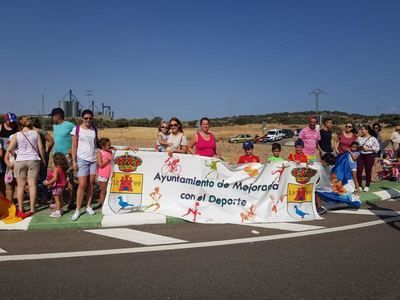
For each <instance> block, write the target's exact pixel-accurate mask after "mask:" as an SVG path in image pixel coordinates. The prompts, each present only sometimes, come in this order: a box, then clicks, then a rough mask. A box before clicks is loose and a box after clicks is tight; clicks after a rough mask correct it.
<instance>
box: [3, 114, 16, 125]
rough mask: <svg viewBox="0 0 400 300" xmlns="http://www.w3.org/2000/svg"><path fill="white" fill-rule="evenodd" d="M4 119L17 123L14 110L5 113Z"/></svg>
mask: <svg viewBox="0 0 400 300" xmlns="http://www.w3.org/2000/svg"><path fill="white" fill-rule="evenodd" d="M4 120H5V121H8V122H9V123H17V121H18V120H17V116H16V115H15V114H14V113H12V112H8V113H6V114H5V115H4Z"/></svg>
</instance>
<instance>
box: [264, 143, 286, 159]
mask: <svg viewBox="0 0 400 300" xmlns="http://www.w3.org/2000/svg"><path fill="white" fill-rule="evenodd" d="M281 151H282V148H281V145H280V144H278V143H273V144H272V156H270V157H268V158H267V160H268V162H275V161H283V160H284V159H283V158H282V157H281V156H280V155H281Z"/></svg>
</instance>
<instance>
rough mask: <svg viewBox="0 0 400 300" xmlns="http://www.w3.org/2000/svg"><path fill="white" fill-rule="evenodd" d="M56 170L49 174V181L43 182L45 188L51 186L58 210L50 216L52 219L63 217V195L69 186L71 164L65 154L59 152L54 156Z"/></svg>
mask: <svg viewBox="0 0 400 300" xmlns="http://www.w3.org/2000/svg"><path fill="white" fill-rule="evenodd" d="M53 162H54V168H53V169H52V170H51V172H49V174H48V176H47V179H46V180H44V181H43V184H44V185H45V186H51V193H52V194H53V197H54V202H55V204H56V210H55V211H53V212H52V213H51V214H50V217H52V218H59V217H61V216H62V205H63V193H64V190H65V187H66V186H67V171H68V168H69V164H68V161H67V158H66V157H65V155H64V154H62V153H60V152H57V153H55V154H54V156H53Z"/></svg>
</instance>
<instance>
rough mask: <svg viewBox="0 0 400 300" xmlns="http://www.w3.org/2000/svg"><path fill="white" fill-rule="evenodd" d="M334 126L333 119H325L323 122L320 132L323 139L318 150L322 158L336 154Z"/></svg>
mask: <svg viewBox="0 0 400 300" xmlns="http://www.w3.org/2000/svg"><path fill="white" fill-rule="evenodd" d="M332 126H333V122H332V119H331V118H325V119H324V121H323V127H322V128H321V129H320V131H319V134H320V136H321V139H320V140H319V142H318V149H319V152H320V156H321V157H322V156H323V155H324V154H325V153H331V154H334V152H333V149H332Z"/></svg>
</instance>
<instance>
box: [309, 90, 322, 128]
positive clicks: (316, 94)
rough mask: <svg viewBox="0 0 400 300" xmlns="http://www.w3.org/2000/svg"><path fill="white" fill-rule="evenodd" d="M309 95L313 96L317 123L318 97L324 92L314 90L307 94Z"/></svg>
mask: <svg viewBox="0 0 400 300" xmlns="http://www.w3.org/2000/svg"><path fill="white" fill-rule="evenodd" d="M309 94H310V95H314V98H315V116H316V117H317V120H318V121H319V95H321V94H326V92H325V91H323V90H321V89H319V88H318V89H315V90H313V91H311V92H310V93H309Z"/></svg>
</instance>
